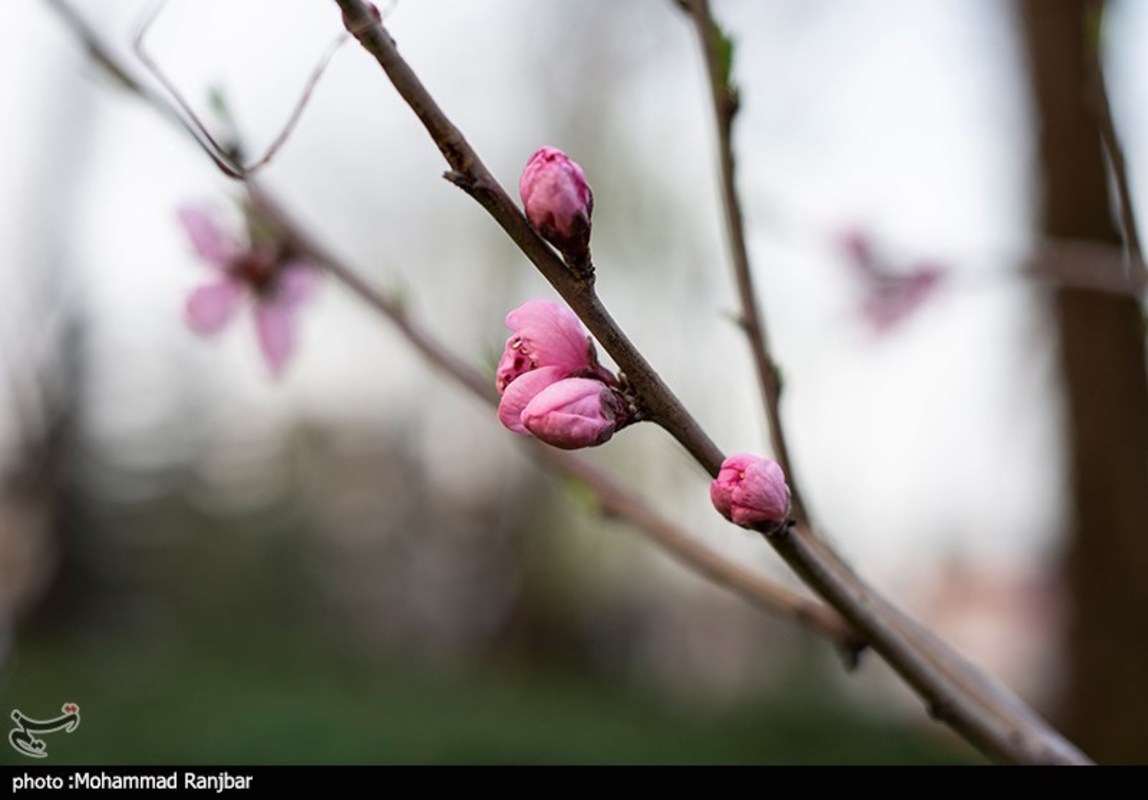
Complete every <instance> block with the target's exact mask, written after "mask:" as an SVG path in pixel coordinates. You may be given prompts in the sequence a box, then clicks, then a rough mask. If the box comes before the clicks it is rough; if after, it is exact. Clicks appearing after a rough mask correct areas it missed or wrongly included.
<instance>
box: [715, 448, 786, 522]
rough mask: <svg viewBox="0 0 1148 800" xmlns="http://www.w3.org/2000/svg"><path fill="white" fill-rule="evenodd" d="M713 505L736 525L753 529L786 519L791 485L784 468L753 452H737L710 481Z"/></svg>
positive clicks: (724, 462) (723, 463)
mask: <svg viewBox="0 0 1148 800" xmlns="http://www.w3.org/2000/svg"><path fill="white" fill-rule="evenodd" d="M710 500H711V501H713V504H714V508H716V509H717V510H718V512H719V513H720V514H721V515H722V516H723V517H725V518H726V519H728V520H730V521H731V522H733V523H734V524H735V525H740V526H742V527H743V528H751V527H753V526H755V525H760V524H762V523H781V522H784V521H785V519H786V517H787V516H788V514H789V487H788V486H787V485H786V483H785V473H784V472H782V471H781V467H780V466H779V465H778V464H777V463H776V462H775V461H771V460H770V459H768V458H763V457H761V456H756V455H753V454H752V453H735V454H733V455H731V456H729V457H728V458H727V459H726V460H725V461H723V462H722V465H721V471H720V472H719V473H718V476H717V477H716V478H715V479H714V480H713V482H712V483H710Z"/></svg>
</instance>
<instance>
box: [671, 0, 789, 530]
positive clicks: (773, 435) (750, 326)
mask: <svg viewBox="0 0 1148 800" xmlns="http://www.w3.org/2000/svg"><path fill="white" fill-rule="evenodd" d="M678 4H679V5H680V6H682V7H683V8H684V9H685V10H686V11H687V13H689V15H690V17H691V19H692V20H693V23H694V28H695V29H696V30H697V36H698V41H699V43H700V44H701V48H702V53H703V54H704V56H705V62H706V72H707V73H708V75H709V83H710V97H711V98H712V100H713V110H714V120H715V122H716V123H717V143H718V161H719V165H720V174H721V198H722V207H723V208H724V209H725V222H726V242H727V245H728V247H729V254H730V259H731V260H732V261H733V272H734V277H735V279H736V281H737V293H738V297H739V299H740V302H741V324H742V328H743V330H744V331H745V335H746V339H747V340H748V341H749V348H750V352H751V354H752V356H753V366H754V371H755V372H756V373H757V382H758V387H759V389H760V391H761V398H762V404H763V406H764V409H765V415H766V420H767V422H768V424H769V436H770V439H771V441H772V443H773V452H774V454H775V455H776V456H777V462H778V463H779V464H780V465H781V468H782V469H783V470H784V471H785V475H786V478H787V480H788V483H789V491H790V497H791V502H792V504H793V516H794V518H795V519H798V520H804V519H806V509H805V505H804V503H802V501H801V491H800V488H799V484H798V481H797V476H796V474H795V472H794V470H793V462H792V460H791V459H790V457H789V446H788V444H787V443H786V439H785V432H784V430H783V429H782V426H781V391H782V385H781V377H780V372H779V369H778V366H777V362H776V361H774V359H773V354H772V352H771V350H770V347H769V333H768V331H767V330H766V327H765V320H764V318H763V317H762V313H761V308H760V304H759V303H758V300H757V298H758V294H757V291H756V290H755V289H754V285H753V270H752V269H751V267H750V263H749V248H748V247H747V246H746V239H745V226H744V223H743V216H742V212H741V200H740V198H739V195H738V192H737V183H736V180H737V179H736V169H737V166H736V162H735V160H734V154H733V143H732V139H733V120H734V117H735V116H736V115H737V111H738V96H737V91H736V89H734V87H733V86H732V85H731V84H730V82H729V76H728V69H727V68H724V67H723V65H722V55H721V53H720V52H719V45H720V41H719V37H720V36H723V34H722V33H721V31H720V30H719V29H718V28H717V26H716V24H715V22H714V20H713V17H712V16H711V14H710V10H709V3H708V2H706V0H679V3H678Z"/></svg>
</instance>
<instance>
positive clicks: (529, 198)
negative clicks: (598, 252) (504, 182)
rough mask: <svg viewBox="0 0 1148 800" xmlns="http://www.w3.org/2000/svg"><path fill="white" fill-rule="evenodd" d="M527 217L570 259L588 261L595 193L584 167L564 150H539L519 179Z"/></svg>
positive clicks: (519, 187)
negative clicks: (588, 181)
mask: <svg viewBox="0 0 1148 800" xmlns="http://www.w3.org/2000/svg"><path fill="white" fill-rule="evenodd" d="M518 190H519V192H520V193H521V195H522V207H523V208H524V209H525V211H526V218H527V219H528V220H530V224H531V225H533V226H534V228H535V230H537V231H538V232H539V233H540V234H541V235H542V238H544V239H545V240H546V241H548V242H550V243H551V244H552V245H554V246H555V247H557V248H558V249H559V250H560V251H562V254H563V255H565V256H567V257H568V258H574V259H576V260H579V261H583V260H586V259H587V258H588V257H589V251H590V214H591V213H592V212H593V210H594V195H593V193H592V192H591V191H590V186H589V185H588V184H587V183H586V176H585V174H584V173H583V172H582V168H581V167H580V166H578V164H577V163H575V162H574V161H571V160H570V158H569V157H568V156H567V155H566V154H565V153H563V152H562V151H561V150H559V149H557V148H555V147H543V148H540V149H539V150H537V151H536V152H535V153H534V155H532V156H531V157H530V160H529V161H527V162H526V168H525V169H524V170H523V171H522V178H521V179H520V180H519V182H518Z"/></svg>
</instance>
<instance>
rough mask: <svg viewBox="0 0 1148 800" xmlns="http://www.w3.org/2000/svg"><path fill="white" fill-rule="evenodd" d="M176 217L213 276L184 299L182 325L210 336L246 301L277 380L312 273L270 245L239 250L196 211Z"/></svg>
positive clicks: (292, 344) (236, 243)
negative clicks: (210, 268)
mask: <svg viewBox="0 0 1148 800" xmlns="http://www.w3.org/2000/svg"><path fill="white" fill-rule="evenodd" d="M178 216H179V220H180V222H181V223H182V224H183V227H184V230H185V231H186V232H187V236H188V238H189V239H190V240H191V244H192V247H193V248H194V249H195V251H196V253H197V254H198V255H199V257H200V258H202V259H203V260H204V261H205V262H207V264H208V265H209V266H210V267H212V268H213V269H214V270H215V272H216V275H215V277H214V278H213V279H212V280H210V281H208V282H207V283H205V284H203V285H201V286H199V287H198V288H196V289H194V290H192V292H191V294H189V295H188V297H187V306H186V316H187V324H188V326H189V327H190V328H191V329H192V330H193V331H195V332H196V333H198V334H200V335H201V336H213V335H215V334H217V333H219V332H220V331H222V330H223V329H224V328H225V327H227V325H228V324H229V323H230V322H231V321H232V320H233V319H234V318H235V316H236V315H237V313H238V311H239V307H240V306H241V305H242V304H243V302H244V300H245V298H250V300H251V301H252V302H253V303H254V305H255V311H254V315H255V330H256V334H257V336H258V340H259V349H260V351H261V352H262V353H263V359H264V361H265V362H266V363H267V366H268V368H269V369H270V371H271V375H272V377H275V378H278V377H280V376H281V375H282V374H283V371H284V369H285V368H286V366H287V362H288V361H289V360H290V358H291V356H292V355H293V353H294V351H295V329H296V327H297V319H296V317H297V312H298V309H299V307H300V306H301V305H302V304H303V303H305V302H306V301H307V300H308V299H309V298H310V297H311V296H312V295H313V293H314V288H315V283H316V277H317V270H316V268H315V267H314V266H313V265H312V264H310V263H308V262H306V261H301V260H298V259H291V258H286V257H285V256H284V254H283V252H282V251H281V249H280V248H279V247H276V246H274V245H260V246H245V245H243V244H242V243H241V242H240V241H239V240H238V239H236V238H234V237H232V236H230V235H229V234H228V233H227V232H226V231H224V230H223V229H222V228H220V227H219V226H218V225H217V224H216V222H215V220H214V219H213V218H212V217H211V216H210V215H209V214H208V213H207V212H205V211H204V210H202V209H200V208H196V207H192V206H183V207H181V208H180V209H179V211H178Z"/></svg>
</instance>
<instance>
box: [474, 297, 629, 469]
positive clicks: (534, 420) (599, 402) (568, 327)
mask: <svg viewBox="0 0 1148 800" xmlns="http://www.w3.org/2000/svg"><path fill="white" fill-rule="evenodd" d="M506 326H507V327H508V328H510V329H511V330H512V331H513V333H512V334H511V336H510V338H509V339H507V340H506V347H505V349H504V350H503V352H502V358H501V359H500V360H499V362H498V375H497V378H496V386H497V387H498V393H499V394H500V395H502V400H501V401H500V402H499V404H498V419H499V421H500V422H502V424H503V425H505V426H506V427H507V428H509V429H510V430H512V431H514V432H515V433H522V434H527V435H533V436H534V437H536V438H538V439H540V440H541V441H544V442H546V443H547V444H551V445H554V446H555V447H561V448H564V449H567V450H571V449H575V448H579V447H593V446H594V445H598V444H602V443H603V442H605V441H607V440H608V439H609V438H610V437H611V436H613V435H614V431H615V430H616V429H617V427H618V426H619V425H620V424H622V422H623V419H624V417H625V409H626V404H625V403H624V402H623V400H622V399H621V398H620V397H619V396H618V393H617V391H618V390H617V386H618V379H617V378H616V377H615V376H614V375H613V374H612V373H611V372H610V371H609V370H607V369H605V368H604V367H602V365H600V364H599V363H598V357H597V355H596V353H595V352H594V343H593V341H591V339H590V336H589V334H587V333H586V329H585V328H583V327H582V323H581V322H580V321H579V320H578V317H577V316H575V315H574V312H572V311H570V310H569V309H568V308H566V306H564V305H562V304H561V303H557V302H554V301H553V300H529V301H527V302H526V303H523V304H522V305H521V306H519V307H518V308H516V309H514V310H513V311H511V312H510V313H509V314H507V315H506Z"/></svg>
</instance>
